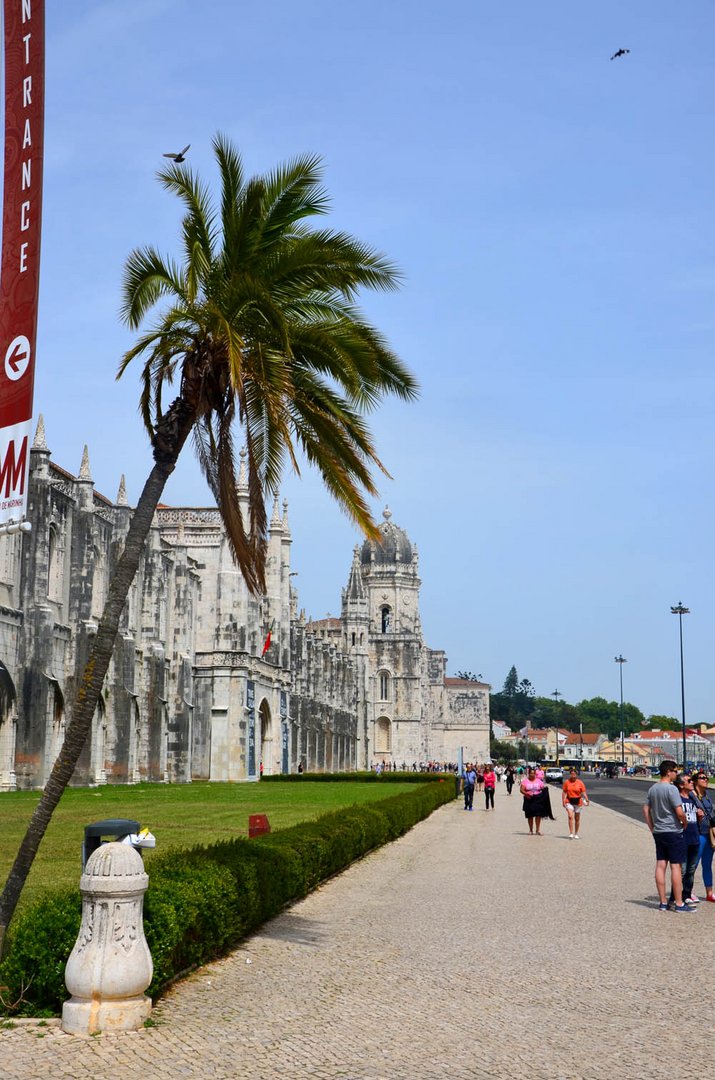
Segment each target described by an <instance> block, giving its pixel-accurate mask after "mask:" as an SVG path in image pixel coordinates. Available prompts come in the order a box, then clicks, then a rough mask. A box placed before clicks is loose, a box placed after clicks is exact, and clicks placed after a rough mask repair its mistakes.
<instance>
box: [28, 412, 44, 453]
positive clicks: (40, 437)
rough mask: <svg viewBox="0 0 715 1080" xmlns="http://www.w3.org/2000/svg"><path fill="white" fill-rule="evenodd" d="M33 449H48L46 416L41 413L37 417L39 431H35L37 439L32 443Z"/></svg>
mask: <svg viewBox="0 0 715 1080" xmlns="http://www.w3.org/2000/svg"><path fill="white" fill-rule="evenodd" d="M32 449H33V450H47V439H46V438H45V418H44V416H43V415H42V413H40V415H39V417H38V418H37V431H36V432H35V441H34V443H33V444H32Z"/></svg>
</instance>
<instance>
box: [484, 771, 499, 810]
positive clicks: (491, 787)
mask: <svg viewBox="0 0 715 1080" xmlns="http://www.w3.org/2000/svg"><path fill="white" fill-rule="evenodd" d="M496 786H497V776H496V773H495V772H494V766H493V765H492V764H491V763H488V764H487V766H486V768H485V770H484V809H485V810H488V809H489V804H490V803H491V804H492V810H493V809H494V791H495V789H496Z"/></svg>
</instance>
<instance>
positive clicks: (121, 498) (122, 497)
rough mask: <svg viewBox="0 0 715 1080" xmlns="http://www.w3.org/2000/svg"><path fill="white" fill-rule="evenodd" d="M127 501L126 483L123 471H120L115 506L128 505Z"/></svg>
mask: <svg viewBox="0 0 715 1080" xmlns="http://www.w3.org/2000/svg"><path fill="white" fill-rule="evenodd" d="M128 505H129V503H128V502H127V483H126V480H125V479H124V473H122V475H121V477H120V479H119V491H118V492H117V506H128Z"/></svg>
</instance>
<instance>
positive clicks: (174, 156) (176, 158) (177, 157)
mask: <svg viewBox="0 0 715 1080" xmlns="http://www.w3.org/2000/svg"><path fill="white" fill-rule="evenodd" d="M190 146H191V143H187V144H186V146H185V147H184V149H183V150H179V153H178V154H164V155H163V156H164V157H170V158H171V159H172V160H173V162H174V164H175V165H181V162H182V161H183V160H184V158H185V156H186V151H187V150H188V149H189V147H190Z"/></svg>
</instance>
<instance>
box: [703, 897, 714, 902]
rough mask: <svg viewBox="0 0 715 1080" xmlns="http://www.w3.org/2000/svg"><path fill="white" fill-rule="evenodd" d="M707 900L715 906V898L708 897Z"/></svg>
mask: <svg viewBox="0 0 715 1080" xmlns="http://www.w3.org/2000/svg"><path fill="white" fill-rule="evenodd" d="M705 899H706V900H707V902H708V903H709V904H715V896H706V897H705Z"/></svg>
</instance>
